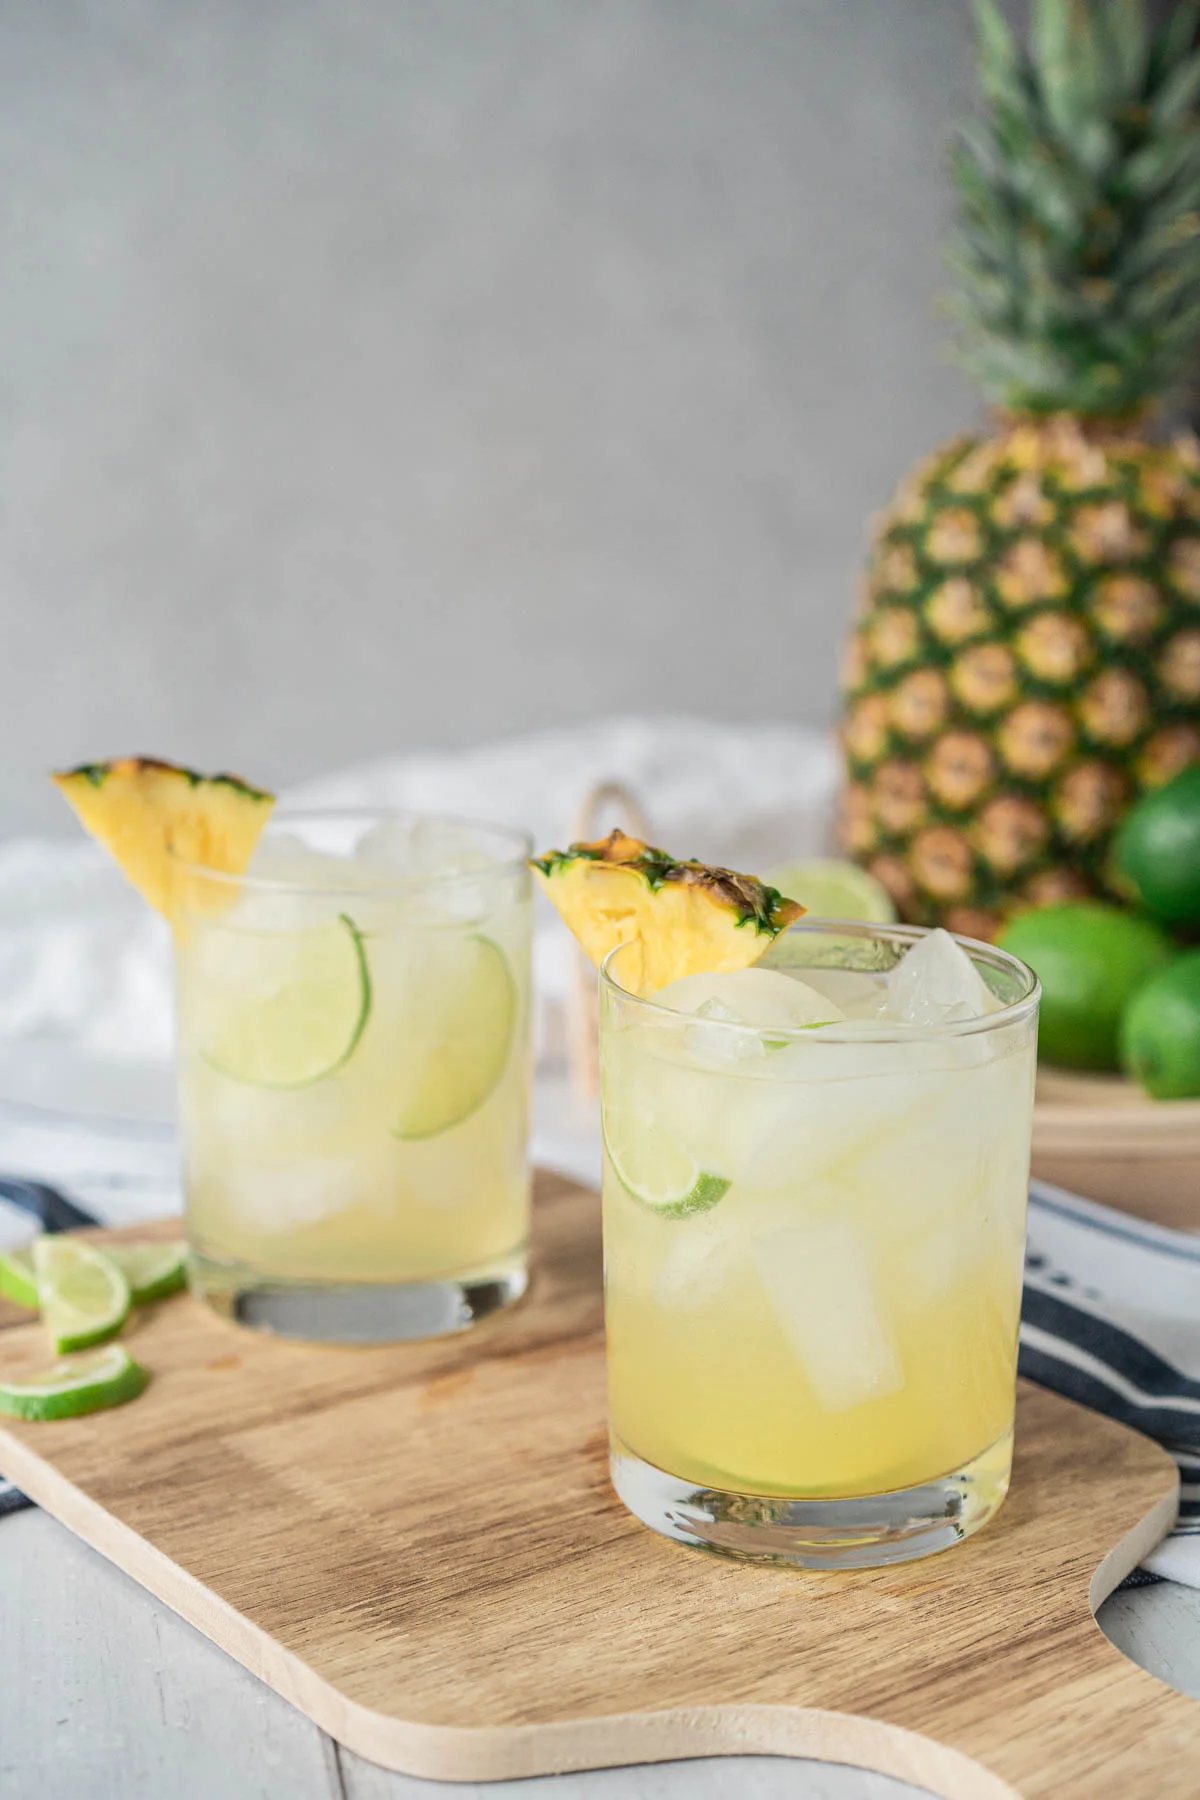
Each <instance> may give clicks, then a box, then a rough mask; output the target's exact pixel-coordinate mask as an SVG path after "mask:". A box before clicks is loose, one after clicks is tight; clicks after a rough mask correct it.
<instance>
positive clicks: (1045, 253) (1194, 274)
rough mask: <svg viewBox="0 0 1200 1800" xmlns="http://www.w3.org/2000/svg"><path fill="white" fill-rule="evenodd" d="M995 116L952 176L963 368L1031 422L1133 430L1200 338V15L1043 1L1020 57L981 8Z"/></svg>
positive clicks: (1002, 25) (1087, 1)
mask: <svg viewBox="0 0 1200 1800" xmlns="http://www.w3.org/2000/svg"><path fill="white" fill-rule="evenodd" d="M974 11H975V17H976V23H977V28H978V37H979V80H980V87H981V90H982V93H983V98H984V103H985V105H984V111H983V113H982V116H981V117H980V119H979V120H977V121H976V122H975V123H974V125H972V126H968V127H966V128H964V129H963V131H962V132H961V133H960V135H959V138H958V141H957V143H956V145H955V148H954V150H953V152H952V159H951V173H952V176H953V180H954V184H955V187H956V189H957V192H958V198H959V226H958V232H957V236H956V239H955V241H954V244H953V246H952V253H951V264H952V266H953V268H954V269H955V271H956V272H957V276H958V283H959V286H958V292H957V294H956V295H955V296H954V297H953V299H952V301H951V309H952V311H953V313H954V316H955V317H956V319H957V322H958V325H959V329H960V334H961V340H962V349H961V355H962V360H963V362H964V363H965V364H966V366H967V368H968V369H969V370H970V371H971V373H972V374H973V375H974V377H975V379H976V380H977V382H978V383H979V386H980V387H981V388H982V390H983V392H984V394H985V396H986V397H987V398H988V399H989V400H990V401H992V402H993V403H994V404H996V405H999V406H1002V407H1003V408H1005V409H1006V410H1007V411H1010V412H1016V413H1040V414H1045V413H1053V412H1059V411H1071V412H1076V413H1081V414H1083V415H1085V416H1090V417H1109V418H1112V417H1120V416H1121V415H1124V414H1128V413H1131V412H1134V411H1136V410H1138V409H1139V408H1140V407H1143V406H1145V405H1146V404H1147V403H1148V402H1150V401H1152V400H1154V399H1155V398H1156V397H1157V396H1158V395H1160V394H1162V393H1164V392H1166V391H1167V390H1168V389H1169V388H1170V387H1171V386H1172V385H1174V383H1175V382H1176V381H1177V380H1178V379H1179V377H1180V375H1181V374H1182V372H1183V370H1184V368H1185V366H1186V365H1187V363H1188V361H1189V359H1190V357H1191V354H1192V352H1193V350H1194V348H1195V346H1196V342H1197V339H1198V338H1200V50H1197V49H1196V48H1195V45H1194V39H1195V29H1196V23H1197V19H1198V17H1200V7H1198V6H1197V4H1196V0H1181V3H1180V4H1178V5H1177V6H1176V9H1175V11H1174V12H1173V14H1172V15H1171V17H1170V20H1169V21H1168V23H1167V24H1166V25H1164V26H1163V27H1162V28H1161V29H1160V30H1152V29H1151V27H1150V24H1149V22H1148V18H1147V12H1146V5H1145V0H1034V5H1033V12H1032V22H1031V30H1030V40H1029V44H1028V46H1024V45H1022V44H1020V43H1019V42H1018V40H1017V38H1016V36H1015V35H1014V33H1013V32H1012V30H1011V29H1010V27H1009V25H1008V24H1007V22H1006V21H1005V19H1004V17H1003V15H1002V14H1001V13H1000V11H999V10H998V7H997V6H996V4H995V0H974Z"/></svg>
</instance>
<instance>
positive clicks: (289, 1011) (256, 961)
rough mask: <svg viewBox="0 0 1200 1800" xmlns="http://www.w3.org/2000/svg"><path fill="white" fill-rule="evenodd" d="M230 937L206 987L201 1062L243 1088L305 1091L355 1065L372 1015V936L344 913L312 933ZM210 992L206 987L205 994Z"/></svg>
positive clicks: (201, 991)
mask: <svg viewBox="0 0 1200 1800" xmlns="http://www.w3.org/2000/svg"><path fill="white" fill-rule="evenodd" d="M234 936H235V934H233V933H222V934H221V937H222V940H223V941H222V943H221V946H220V949H221V955H220V959H219V960H217V959H216V958H214V960H213V966H212V967H211V968H209V967H203V966H200V967H197V968H196V969H195V970H194V971H189V970H185V973H184V979H185V980H190V981H193V982H195V983H196V1011H197V1013H198V1015H199V1018H200V1046H201V1054H202V1055H203V1057H204V1059H205V1061H206V1062H208V1063H210V1064H211V1065H212V1067H213V1068H214V1069H217V1070H219V1071H220V1073H221V1074H222V1075H228V1076H230V1077H231V1078H232V1079H233V1080H234V1081H244V1082H246V1083H247V1084H249V1085H250V1086H252V1087H269V1088H302V1087H309V1086H311V1085H312V1083H313V1082H316V1081H321V1080H323V1079H324V1078H325V1077H326V1076H327V1075H332V1074H334V1073H335V1071H336V1070H338V1069H340V1068H341V1067H342V1066H343V1064H345V1063H346V1062H348V1061H349V1059H350V1057H351V1056H353V1054H354V1051H355V1049H356V1048H357V1046H358V1042H359V1039H360V1038H361V1037H362V1034H363V1032H364V1031H365V1030H366V1025H367V1020H368V1018H369V1017H370V1014H371V974H370V969H369V968H368V965H367V952H366V948H365V946H364V944H363V938H362V933H361V932H360V931H359V929H358V927H357V926H356V925H355V923H354V921H353V919H350V918H348V917H347V916H346V914H345V913H341V914H339V916H338V917H337V918H336V919H333V920H331V921H330V922H329V924H328V925H320V926H317V927H315V928H314V929H312V930H309V931H280V932H265V931H264V932H253V933H251V932H246V933H244V934H241V937H240V938H239V939H237V940H236V941H234V942H227V941H224V940H232V939H234ZM201 983H202V984H203V985H202V986H201Z"/></svg>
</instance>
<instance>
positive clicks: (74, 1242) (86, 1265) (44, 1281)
mask: <svg viewBox="0 0 1200 1800" xmlns="http://www.w3.org/2000/svg"><path fill="white" fill-rule="evenodd" d="M33 1266H34V1270H35V1271H36V1274H37V1290H38V1299H39V1303H40V1305H41V1309H42V1321H43V1323H44V1324H45V1327H46V1329H47V1331H48V1332H49V1333H50V1341H51V1343H52V1344H53V1345H54V1350H55V1354H56V1355H58V1356H64V1355H67V1354H68V1353H69V1352H71V1351H73V1350H87V1349H89V1348H90V1346H91V1345H92V1344H102V1343H103V1342H104V1340H105V1338H110V1337H112V1336H113V1335H114V1333H115V1332H118V1331H120V1329H121V1327H122V1325H123V1324H124V1323H125V1321H126V1319H127V1318H128V1317H129V1283H128V1282H127V1281H126V1279H125V1277H124V1275H122V1273H121V1271H120V1269H118V1267H117V1265H116V1264H115V1263H114V1262H112V1261H111V1260H110V1259H109V1258H108V1257H107V1256H105V1255H104V1253H103V1252H102V1251H100V1250H97V1249H96V1248H95V1247H94V1245H92V1244H85V1243H83V1242H82V1240H81V1239H79V1238H73V1237H40V1238H37V1239H35V1240H34V1245H33Z"/></svg>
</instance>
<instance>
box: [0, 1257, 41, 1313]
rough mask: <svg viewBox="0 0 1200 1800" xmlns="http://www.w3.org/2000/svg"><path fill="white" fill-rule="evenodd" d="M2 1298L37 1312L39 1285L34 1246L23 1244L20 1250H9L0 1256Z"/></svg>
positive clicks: (0, 1291)
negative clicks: (34, 1261) (35, 1267)
mask: <svg viewBox="0 0 1200 1800" xmlns="http://www.w3.org/2000/svg"><path fill="white" fill-rule="evenodd" d="M0 1296H3V1298H4V1299H5V1300H11V1301H12V1303H13V1305H14V1306H28V1307H32V1308H33V1309H34V1310H36V1308H37V1304H38V1285H37V1272H36V1270H35V1269H34V1266H33V1247H32V1245H30V1244H22V1245H21V1247H20V1249H19V1250H9V1251H6V1252H5V1254H4V1255H3V1256H0Z"/></svg>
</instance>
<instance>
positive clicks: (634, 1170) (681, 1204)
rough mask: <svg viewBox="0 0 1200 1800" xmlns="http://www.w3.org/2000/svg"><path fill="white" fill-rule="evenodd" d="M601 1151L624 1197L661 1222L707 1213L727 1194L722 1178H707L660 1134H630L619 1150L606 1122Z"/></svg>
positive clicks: (677, 1146) (701, 1170) (688, 1157)
mask: <svg viewBox="0 0 1200 1800" xmlns="http://www.w3.org/2000/svg"><path fill="white" fill-rule="evenodd" d="M605 1124H606V1126H607V1127H608V1129H607V1131H606V1134H605V1140H604V1144H605V1148H606V1150H607V1151H608V1159H609V1161H610V1162H611V1163H612V1166H613V1169H614V1171H615V1172H616V1177H617V1180H618V1181H619V1182H620V1183H621V1186H622V1187H623V1188H624V1189H625V1192H626V1193H627V1194H631V1195H632V1196H633V1198H634V1199H635V1200H636V1201H638V1202H639V1204H640V1205H642V1206H647V1207H649V1208H650V1210H651V1212H656V1213H658V1214H659V1215H660V1217H662V1218H664V1219H688V1218H691V1216H692V1215H693V1214H694V1213H702V1212H708V1211H709V1210H710V1208H711V1207H714V1206H715V1205H716V1204H717V1202H718V1200H723V1199H724V1198H725V1195H726V1194H727V1193H728V1192H729V1183H728V1181H726V1179H725V1177H724V1176H723V1175H708V1174H706V1173H705V1172H704V1170H703V1169H701V1168H700V1167H699V1166H698V1165H697V1164H696V1163H695V1162H693V1161H692V1158H691V1157H690V1156H689V1155H688V1153H687V1151H686V1150H682V1149H681V1148H680V1147H679V1145H678V1144H673V1143H672V1142H671V1140H670V1139H669V1138H667V1137H664V1136H663V1135H662V1134H661V1133H659V1132H655V1131H653V1130H650V1129H647V1130H644V1131H633V1132H630V1133H629V1134H628V1135H627V1136H626V1137H625V1141H624V1143H623V1144H622V1145H621V1148H620V1150H618V1149H617V1148H616V1146H615V1145H614V1142H613V1139H614V1137H615V1136H616V1135H617V1133H616V1132H615V1131H614V1130H613V1126H612V1120H611V1118H609V1119H606V1121H605Z"/></svg>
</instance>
